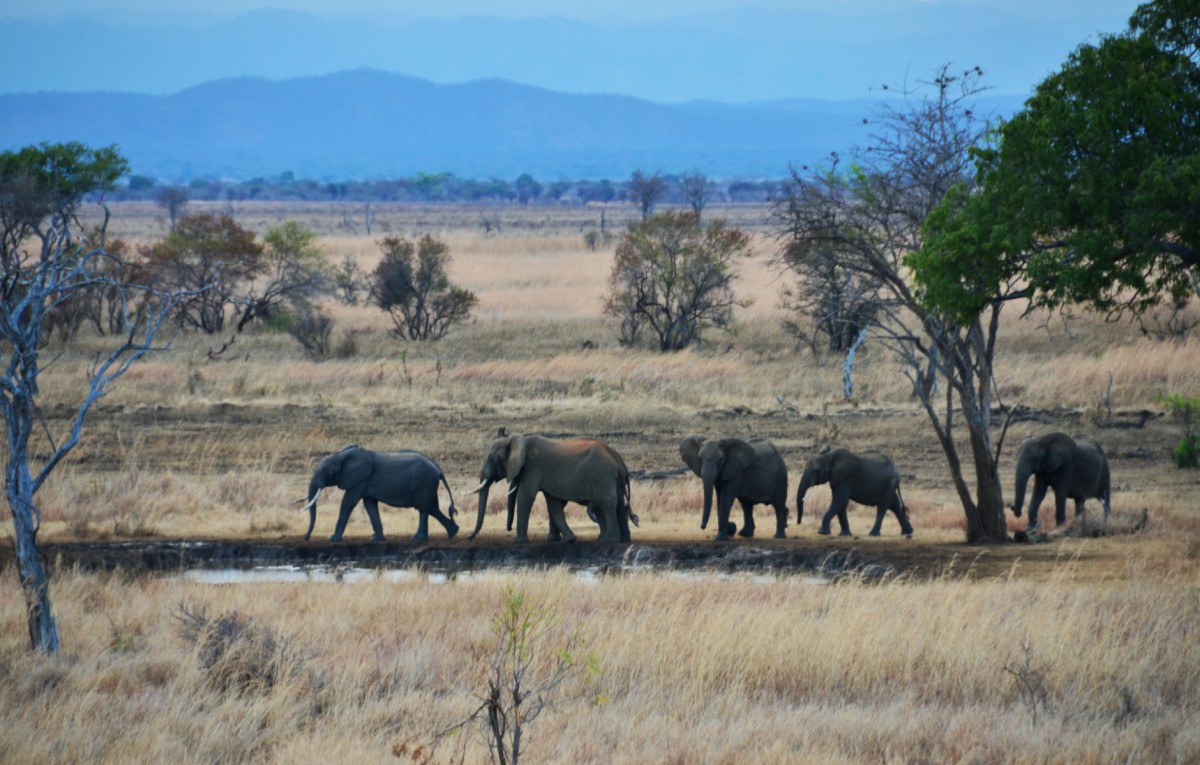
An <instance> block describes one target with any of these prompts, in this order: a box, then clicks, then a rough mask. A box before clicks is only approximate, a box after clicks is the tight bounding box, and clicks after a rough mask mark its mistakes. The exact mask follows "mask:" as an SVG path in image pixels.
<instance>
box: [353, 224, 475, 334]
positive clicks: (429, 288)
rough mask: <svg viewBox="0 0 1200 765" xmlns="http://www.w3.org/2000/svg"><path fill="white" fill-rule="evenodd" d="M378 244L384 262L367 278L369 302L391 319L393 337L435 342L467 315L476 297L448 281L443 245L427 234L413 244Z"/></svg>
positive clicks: (397, 239) (394, 241) (395, 240)
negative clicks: (369, 286) (381, 250)
mask: <svg viewBox="0 0 1200 765" xmlns="http://www.w3.org/2000/svg"><path fill="white" fill-rule="evenodd" d="M380 246H381V247H382V248H383V260H381V261H380V262H379V265H378V266H376V268H375V271H374V272H373V273H372V275H371V302H372V303H374V304H375V305H376V306H378V307H379V308H382V309H383V310H385V311H387V312H388V314H390V315H391V317H392V323H393V324H395V328H394V330H393V334H395V335H397V336H399V337H403V338H407V339H409V340H440V339H441V338H442V337H444V336H445V335H446V332H448V331H449V330H450V328H451V327H452V326H454V325H455V324H458V323H460V322H463V321H466V320H467V319H468V318H469V317H470V315H471V309H472V308H474V307H475V305H476V304H477V303H478V302H479V298H477V297H475V294H474V293H473V292H470V291H468V290H465V289H463V288H462V287H458V286H455V285H453V284H451V283H450V277H449V276H447V275H446V269H447V268H448V266H449V265H450V252H449V247H447V246H446V244H445V243H444V242H441V241H439V240H437V239H434V238H433V237H432V236H430V235H428V234H426V235H425V236H423V237H421V239H420V241H418V242H415V243H414V242H410V241H408V240H407V239H404V238H403V237H394V236H389V237H386V238H384V239H383V241H382V242H380Z"/></svg>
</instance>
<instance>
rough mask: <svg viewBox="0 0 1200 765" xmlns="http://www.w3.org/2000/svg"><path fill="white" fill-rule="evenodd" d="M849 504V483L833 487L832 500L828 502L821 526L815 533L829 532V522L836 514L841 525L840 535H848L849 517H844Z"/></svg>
mask: <svg viewBox="0 0 1200 765" xmlns="http://www.w3.org/2000/svg"><path fill="white" fill-rule="evenodd" d="M849 504H850V485H849V484H848V483H844V484H839V485H837V486H835V487H833V502H831V503H830V504H829V509H828V510H826V511H825V516H824V517H823V518H821V528H819V529H817V533H818V534H829V524H830V522H831V521H832V520H833V517H834V516H835V515H836V516H837V519H838V525H839V526H841V527H842V530H841V536H843V537H848V536H850V519H849V518H848V517H846V506H847V505H849Z"/></svg>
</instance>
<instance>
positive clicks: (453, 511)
mask: <svg viewBox="0 0 1200 765" xmlns="http://www.w3.org/2000/svg"><path fill="white" fill-rule="evenodd" d="M438 477H439V478H441V479H442V486H445V487H446V494H447V496H449V497H450V511H449V512H448V513H447V515H449V516H450V517H451V518H453V517H454V516H456V515H458V508H456V507H455V506H454V492H452V491H450V483H449V482H448V481H447V480H446V474H445V473H440V474H439V476H438Z"/></svg>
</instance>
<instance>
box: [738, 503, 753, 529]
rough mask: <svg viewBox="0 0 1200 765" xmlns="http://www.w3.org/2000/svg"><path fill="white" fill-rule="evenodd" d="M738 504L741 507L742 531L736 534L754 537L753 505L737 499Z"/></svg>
mask: <svg viewBox="0 0 1200 765" xmlns="http://www.w3.org/2000/svg"><path fill="white" fill-rule="evenodd" d="M738 503H739V504H741V506H742V530H741V531H739V532H738V534H740V535H742V536H744V537H752V536H754V503H753V502H749V501H747V500H744V499H739V500H738Z"/></svg>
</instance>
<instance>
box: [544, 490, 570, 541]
mask: <svg viewBox="0 0 1200 765" xmlns="http://www.w3.org/2000/svg"><path fill="white" fill-rule="evenodd" d="M566 504H567V503H566V502H565V501H564V500H561V499H558V498H557V497H551V496H548V495H547V496H546V508H547V509H548V510H549V511H550V526H551V528H553V529H557V530H558V531H559V535H560V538H561V539H562V540H564V541H566V542H574V541H575V533H574V532H573V531H571V527H570V526H568V525H567V516H566V513H564V512H563V508H564V507H566Z"/></svg>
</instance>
